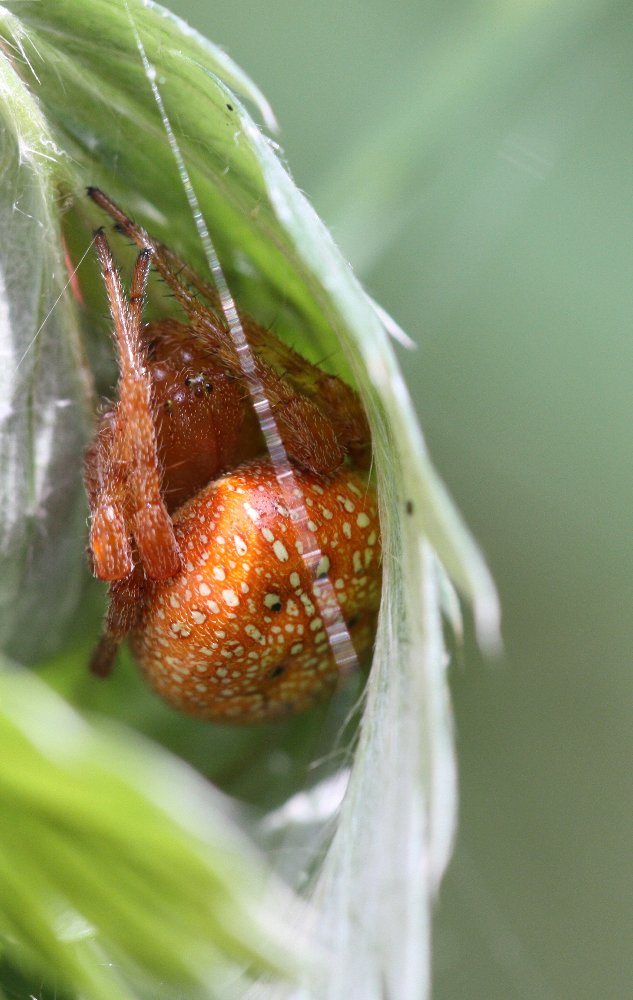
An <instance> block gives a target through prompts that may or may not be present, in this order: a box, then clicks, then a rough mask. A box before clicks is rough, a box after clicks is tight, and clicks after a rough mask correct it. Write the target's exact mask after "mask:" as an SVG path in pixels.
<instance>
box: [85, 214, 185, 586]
mask: <svg viewBox="0 0 633 1000" xmlns="http://www.w3.org/2000/svg"><path fill="white" fill-rule="evenodd" d="M95 245H96V249H97V254H98V257H99V262H100V264H101V270H102V273H103V279H104V283H105V286H106V289H107V293H108V298H109V301H110V310H111V312H112V320H113V324H114V332H115V338H116V342H117V349H118V354H119V367H120V379H119V392H118V395H119V402H118V403H117V406H116V424H115V430H114V433H113V435H112V446H113V452H114V455H113V457H114V458H115V461H114V462H111V463H109V467H108V470H109V471H110V475H109V476H108V475H107V474H106V483H105V489H106V490H107V488H109V487H110V481H111V479H112V477H113V472H114V471H115V470H116V469H117V468H123V469H124V470H125V472H124V476H125V480H126V485H127V488H128V493H129V499H128V504H127V509H126V512H125V517H124V521H125V522H126V527H127V532H128V534H131V535H132V537H133V538H134V541H135V542H136V546H137V548H138V552H139V556H140V558H141V562H142V564H143V567H144V569H145V572H146V574H147V576H148V577H150V578H152V579H157V580H160V579H165V578H167V577H170V576H174V574H175V573H177V572H178V570H179V569H180V553H179V550H178V544H177V542H176V538H175V535H174V529H173V525H172V523H171V518H170V517H169V514H168V513H167V509H166V507H165V504H164V502H163V499H162V496H161V474H160V466H159V461H158V454H157V446H156V434H155V430H154V422H153V418H152V404H151V383H150V378H149V374H148V372H147V370H146V368H145V365H144V361H145V356H144V348H143V345H142V341H141V329H140V328H141V322H142V307H143V298H144V291H145V285H146V282H147V275H148V272H149V267H150V259H151V254H152V250H151V248H150V247H146V248H145V249H144V250H142V251H141V253H140V254H139V256H138V259H137V262H136V266H135V268H134V275H133V277H132V284H131V297H130V302H129V304H128V303H127V301H126V299H125V296H124V294H123V289H122V286H121V281H120V278H119V275H118V272H117V270H116V268H115V266H114V262H113V260H112V254H111V252H110V247H109V246H108V242H107V240H106V238H105V235H104V233H103V232H98V233H96V235H95ZM116 459H118V461H116ZM108 470H106V472H107V471H108ZM119 474H120V473H119ZM102 521H103V515H101V517H100V519H99V520H97V519H95V520H93V527H95V524H96V531H95V533H96V534H97V536H98V533H99V531H101V530H102V527H101V522H102ZM116 531H117V537H118V536H119V535H120V533H121V531H122V525H121V520H119V521H118V522H117V524H116ZM94 541H95V543H96V546H97V549H98V537H97V538H95V539H94ZM92 543H93V538H92V536H91V548H92V551H93V555H94V552H95V549H94V547H93V544H92ZM99 575H100V574H99ZM125 575H128V574H125ZM119 578H120V577H119ZM109 579H112V577H109Z"/></svg>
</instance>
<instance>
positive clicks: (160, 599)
mask: <svg viewBox="0 0 633 1000" xmlns="http://www.w3.org/2000/svg"><path fill="white" fill-rule="evenodd" d="M294 474H295V477H296V483H297V486H298V487H299V488H300V490H301V492H302V493H303V498H304V499H303V503H304V504H305V509H306V511H307V515H308V519H309V523H308V528H309V531H310V532H311V533H312V534H313V537H314V538H315V539H316V542H317V544H318V547H319V549H320V552H321V558H320V562H319V565H318V566H317V567H316V577H317V578H319V577H323V576H325V575H327V576H328V577H329V580H330V582H331V585H332V588H333V592H334V594H335V595H336V598H337V603H338V607H339V608H340V614H341V615H342V617H343V619H344V620H345V622H346V624H347V627H348V629H349V632H350V635H351V638H352V642H353V644H354V647H355V650H356V653H357V655H358V656H359V657H360V656H362V655H363V653H365V652H366V651H367V650H368V648H369V647H370V645H371V642H372V640H373V635H374V631H375V618H376V612H377V608H378V603H379V597H380V541H379V527H378V514H377V509H376V497H375V493H374V491H373V489H372V488H370V487H368V486H367V484H366V483H365V481H364V479H363V477H362V476H361V475H359V474H358V473H356V472H354V471H352V470H351V469H350V468H348V467H345V466H343V467H342V468H341V469H340V470H339V471H338V472H337V473H336V474H335V475H334V476H331V477H322V476H316V475H313V474H310V473H307V472H305V471H301V470H295V473H294ZM173 520H174V528H175V533H176V538H177V541H178V544H179V546H180V550H181V553H182V562H183V569H182V571H181V573H180V574H178V575H177V576H176V577H174V578H172V579H171V580H166V581H160V582H156V583H152V584H151V585H150V586H149V588H148V591H147V595H146V598H145V602H144V606H143V610H142V612H141V618H140V624H139V627H138V628H137V630H136V631H135V634H134V637H133V647H134V652H135V655H136V658H137V660H138V662H139V664H140V666H141V669H142V671H143V673H144V674H145V676H146V678H147V679H148V681H149V682H150V684H151V685H152V686H153V687H154V688H155V689H156V691H157V692H158V693H159V694H160V695H162V697H163V698H165V699H166V700H167V701H168V702H170V703H171V704H172V705H174V706H175V707H178V708H179V709H181V710H182V711H185V712H187V713H189V714H191V715H196V716H199V717H203V718H207V719H214V720H217V721H221V720H225V721H227V722H229V721H230V722H254V721H258V720H262V719H269V718H274V717H277V716H280V715H285V714H290V713H291V712H296V711H298V710H301V709H302V708H306V707H308V706H309V705H311V704H313V703H315V702H316V701H318V700H320V699H321V698H322V697H323V696H325V695H327V694H328V693H329V692H330V691H331V690H332V688H333V687H334V686H335V684H336V681H337V677H338V665H337V663H336V660H335V658H334V656H333V654H332V651H331V648H330V643H329V640H328V634H327V629H326V626H325V624H324V621H323V620H322V617H321V614H320V607H319V602H318V600H317V599H316V596H315V583H314V575H315V574H314V573H313V571H312V570H310V569H309V568H308V566H307V564H306V561H305V559H304V553H303V552H302V544H301V542H300V540H298V538H297V531H296V528H295V524H294V523H293V521H292V518H291V515H290V513H289V511H288V510H287V508H286V506H285V504H284V501H283V499H282V494H281V490H280V487H279V485H278V483H277V480H276V478H275V475H274V471H273V468H272V466H271V464H270V462H269V461H268V460H264V459H262V460H257V461H252V462H248V463H245V464H243V465H241V466H240V467H238V468H237V469H235V470H234V471H233V472H231V473H230V474H228V475H226V476H224V477H223V478H221V479H219V480H217V481H216V482H214V483H212V484H210V485H209V486H207V487H206V488H205V489H203V490H201V492H200V493H198V494H197V495H196V496H195V497H193V498H192V499H191V500H189V501H188V502H187V503H186V504H185V505H184V506H183V507H181V508H180V509H179V510H178V511H177V512H176V514H175V515H174V518H173ZM317 586H318V584H317Z"/></svg>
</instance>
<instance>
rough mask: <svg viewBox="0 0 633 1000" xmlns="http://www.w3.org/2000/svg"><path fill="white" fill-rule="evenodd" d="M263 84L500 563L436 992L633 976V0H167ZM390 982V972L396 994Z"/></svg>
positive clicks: (445, 903)
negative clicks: (409, 347)
mask: <svg viewBox="0 0 633 1000" xmlns="http://www.w3.org/2000/svg"><path fill="white" fill-rule="evenodd" d="M169 6H170V7H171V9H173V10H174V11H175V12H176V13H178V14H181V15H183V16H184V17H186V18H187V19H188V20H189V21H190V23H192V24H193V25H194V26H196V27H198V28H200V29H201V30H202V31H203V32H204V33H205V34H207V35H208V36H209V37H210V38H212V39H213V40H214V41H215V42H217V43H219V44H221V45H222V46H223V47H225V48H226V49H227V50H228V51H229V53H230V54H231V55H232V56H233V57H234V58H235V59H236V60H237V61H238V62H239V63H240V64H241V65H242V66H243V68H244V69H245V70H246V71H247V72H248V73H249V74H250V75H251V76H252V77H253V79H254V80H255V81H256V82H257V83H258V84H259V85H260V86H261V87H262V89H263V90H264V92H265V94H266V96H267V97H268V98H269V100H270V101H271V103H272V105H273V107H274V109H275V111H276V113H277V115H278V118H279V120H280V124H281V135H280V142H281V145H282V149H283V152H284V153H285V156H286V157H287V160H288V162H289V165H290V168H291V171H292V173H293V174H294V176H295V179H296V180H297V181H298V183H299V185H300V186H301V187H302V188H304V189H305V190H306V191H307V192H308V193H309V195H310V197H311V199H312V200H313V202H314V204H315V205H316V207H317V209H318V210H319V212H320V213H321V215H322V216H323V217H324V219H325V221H326V222H327V223H328V225H329V226H330V227H331V228H332V230H333V232H334V235H335V237H336V238H337V240H338V242H339V244H340V245H341V246H342V248H343V250H344V252H345V253H346V255H347V256H348V257H349V259H350V260H351V261H352V262H353V264H354V267H355V269H356V271H357V273H358V274H359V275H360V277H361V278H362V279H363V281H364V282H365V284H366V286H367V287H368V289H369V290H370V292H371V293H372V294H373V295H374V296H375V297H376V298H377V299H378V300H379V301H380V302H381V303H382V304H383V305H384V306H385V307H386V308H387V309H388V310H389V311H390V312H391V313H392V314H393V315H394V317H395V318H396V319H397V320H398V321H399V322H400V323H401V324H402V326H404V328H405V329H406V330H407V331H408V332H409V333H410V334H411V335H412V337H414V339H415V340H416V341H417V343H418V345H419V346H418V349H417V351H416V352H415V353H408V352H405V351H403V350H401V351H399V353H400V356H401V361H402V364H403V367H404V370H405V372H406V374H407V377H408V380H409V384H410V387H411V392H412V394H413V396H414V399H415V401H416V405H417V408H418V412H419V414H420V417H421V420H422V424H423V427H424V430H425V433H426V435H427V438H428V440H429V444H430V447H431V450H432V453H433V455H434V457H435V460H436V463H437V465H438V467H439V469H440V471H441V473H442V475H443V476H444V478H445V480H446V481H447V483H448V485H449V487H450V488H451V490H452V492H453V494H454V496H455V498H456V499H457V502H458V504H459V506H460V507H461V509H462V511H463V512H464V514H465V516H466V519H467V521H468V523H469V524H470V525H471V527H472V529H473V531H474V532H475V534H476V536H477V538H478V539H479V541H480V543H481V545H482V547H483V549H484V551H485V552H486V554H487V557H488V559H489V561H490V565H491V567H492V570H493V572H494V575H495V578H496V580H497V582H498V585H499V588H500V591H501V598H502V604H503V610H504V639H505V646H506V656H505V659H504V660H503V661H502V662H499V663H496V664H492V665H491V664H487V663H483V662H482V660H481V658H480V657H479V656H478V654H477V653H476V651H475V650H474V649H472V648H468V649H467V653H466V656H465V663H464V664H457V665H456V666H454V667H453V668H452V687H453V695H454V703H455V716H456V730H457V740H458V748H459V758H460V770H461V795H462V806H461V823H460V833H459V842H458V846H457V851H456V856H455V859H454V863H453V865H452V868H451V870H450V872H449V874H448V877H447V879H446V881H445V884H444V887H443V890H442V894H441V901H440V907H439V911H438V919H437V921H436V925H437V926H436V942H435V994H434V996H435V1000H457V998H459V1000H464V998H484V997H485V998H487V1000H497V998H498V1000H501V998H503V1000H519V998H534V1000H554V998H569V997H574V998H575V1000H585V998H586V1000H595V998H597V997H600V998H603V1000H606V998H614V1000H622V998H624V997H628V996H631V995H633V947H632V938H631V931H632V929H633V891H632V889H633V850H632V845H633V810H632V808H631V805H632V795H631V791H632V768H631V756H632V754H633V732H632V727H631V718H632V714H633V713H632V711H631V709H632V706H633V671H632V670H631V655H630V646H631V643H630V627H629V621H630V617H631V614H630V608H631V603H632V599H633V586H632V582H631V567H632V565H633V559H632V556H633V551H632V549H633V544H632V536H631V529H630V509H631V497H632V495H633V463H632V462H631V449H630V440H631V436H630V422H631V407H632V404H633V395H632V393H631V388H630V386H631V371H632V365H633V336H632V326H633V281H632V274H633V253H632V232H633V198H632V197H631V194H632V181H633V170H632V165H633V129H632V128H631V117H632V109H633V60H632V59H631V52H632V51H633V11H632V9H631V6H630V3H621V4H620V3H613V2H610V3H609V2H595V0H594V2H582V0H576V2H573V3H571V2H565V3H563V2H550V3H537V2H528V0H524V2H518V0H504V2H502V3H492V2H488V3H486V2H483V0H471V2H466V0H458V2H455V0H453V2H452V3H451V4H445V3H443V2H435V3H433V2H427V3H422V2H420V0H397V2H394V3H392V4H384V3H382V4H381V3H378V2H377V0H362V2H360V0H352V2H348V3H347V4H344V5H342V4H340V3H338V2H335V0H320V2H319V3H317V4H312V3H306V2H302V3H297V2H296V0H292V2H291V0H275V2H273V3H268V4H262V5H257V4H253V3H251V2H248V0H231V2H229V0H216V2H214V3H213V4H209V3H207V2H205V0H170V2H169ZM394 1000H397V998H394Z"/></svg>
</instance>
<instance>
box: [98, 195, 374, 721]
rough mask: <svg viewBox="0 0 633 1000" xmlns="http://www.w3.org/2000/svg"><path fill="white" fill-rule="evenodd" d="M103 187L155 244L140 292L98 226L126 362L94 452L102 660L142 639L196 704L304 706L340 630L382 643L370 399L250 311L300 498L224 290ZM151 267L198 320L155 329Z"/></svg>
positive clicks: (170, 691) (364, 642) (130, 231)
mask: <svg viewBox="0 0 633 1000" xmlns="http://www.w3.org/2000/svg"><path fill="white" fill-rule="evenodd" d="M89 193H90V195H91V197H92V198H93V200H94V201H96V202H97V204H98V205H100V206H101V207H102V208H104V209H105V210H106V211H107V212H108V213H109V214H110V215H111V216H112V217H113V218H114V220H115V221H116V223H117V226H118V228H119V229H120V230H121V231H122V232H124V233H125V234H126V235H127V236H129V237H131V238H132V240H133V241H134V242H135V243H136V244H137V245H138V246H139V248H140V253H139V256H138V258H137V262H136V265H135V268H134V273H133V276H132V281H131V286H130V295H129V298H126V296H125V295H124V293H123V290H122V286H121V282H120V279H119V276H118V273H117V271H116V269H115V267H114V264H113V260H112V255H111V252H110V248H109V246H108V243H107V240H106V238H105V235H104V234H103V232H101V231H99V232H98V233H97V234H96V236H95V243H96V248H97V253H98V256H99V261H100V264H101V269H102V272H103V276H104V281H105V284H106V288H107V291H108V297H109V300H110V308H111V312H112V317H113V323H114V331H115V338H116V343H117V351H118V358H119V372H120V374H119V383H118V391H117V401H116V402H115V404H114V405H113V406H112V407H111V408H110V409H108V410H107V411H106V412H105V413H104V414H103V415H102V417H101V418H100V421H99V424H98V427H97V430H96V433H95V436H94V439H93V442H92V444H91V445H90V447H89V449H88V452H87V455H86V472H85V478H86V488H87V492H88V498H89V502H90V509H91V515H92V520H91V530H90V556H91V561H92V568H93V572H94V573H95V575H96V576H98V577H99V578H100V579H102V580H107V581H109V582H110V605H109V608H108V614H107V618H106V623H105V628H104V633H103V636H102V638H101V640H100V643H99V645H98V647H97V650H96V652H95V655H94V657H93V661H92V667H93V670H94V671H95V672H96V673H99V674H106V673H108V672H109V670H110V669H111V666H112V662H113V659H114V656H115V653H116V650H117V647H118V645H119V644H120V643H121V641H122V640H123V639H124V638H125V637H126V636H127V635H128V634H131V639H132V647H133V649H134V652H135V655H136V658H137V660H138V662H139V664H140V667H141V669H142V671H143V673H144V674H145V676H146V677H147V679H148V681H149V682H150V684H151V685H152V686H153V687H154V688H155V689H156V690H157V691H158V692H159V693H160V694H162V695H163V697H165V698H166V699H167V700H168V701H169V702H171V703H172V704H174V705H176V706H178V707H179V708H181V709H182V710H184V711H186V712H188V713H190V714H194V715H198V716H202V717H205V718H210V719H217V720H224V721H227V722H228V721H236V722H251V721H257V720H260V719H267V718H274V717H275V716H278V715H283V714H288V713H289V712H292V711H297V710H299V709H302V708H305V707H307V706H309V705H311V704H313V703H314V702H315V701H317V700H318V699H320V698H321V697H322V696H323V695H324V694H326V693H327V692H329V691H331V690H332V688H333V686H334V685H335V683H336V680H337V676H338V673H339V666H340V663H339V660H338V657H337V655H336V653H335V652H334V651H333V649H334V647H335V646H336V644H337V642H339V641H340V638H341V635H343V636H345V635H346V634H347V630H349V636H351V640H352V642H353V646H354V648H355V649H356V652H357V654H359V655H360V654H362V653H364V652H365V651H366V650H367V649H368V648H369V647H370V646H371V643H372V640H373V633H374V627H375V617H376V611H377V606H378V601H379V596H380V542H379V527H378V515H377V510H376V498H375V494H374V490H373V489H372V487H371V486H369V485H368V484H367V481H366V474H365V473H364V471H363V470H364V468H365V466H366V464H367V455H368V451H369V437H368V431H367V426H366V421H365V416H364V413H363V410H362V407H361V405H360V402H359V400H358V398H357V396H356V394H355V393H354V391H353V390H352V389H351V388H350V387H349V386H347V385H346V384H345V383H344V382H342V381H341V380H340V379H338V378H336V377H334V376H332V375H328V374H326V373H325V372H323V371H321V370H320V369H319V368H317V367H315V366H314V365H312V364H310V363H309V362H308V361H306V360H305V359H304V358H302V357H301V356H300V355H298V354H297V353H296V352H295V351H293V350H292V349H291V348H289V347H287V346H286V345H285V344H283V343H282V342H281V341H279V340H278V339H277V338H276V337H275V336H274V335H273V334H272V333H270V331H268V330H265V329H264V328H262V327H260V326H258V325H257V324H256V323H255V322H254V321H253V320H252V319H250V318H249V317H246V316H241V317H240V320H241V326H242V327H243V329H244V332H245V333H246V335H247V337H248V340H249V343H250V344H251V345H252V349H253V358H254V371H253V372H252V373H251V378H252V379H255V380H256V381H257V384H258V385H260V386H261V387H262V388H263V390H264V392H265V396H266V400H267V404H268V405H269V406H270V410H271V412H272V413H273V414H274V416H275V418H276V421H277V424H278V426H279V430H280V433H281V437H282V440H283V443H284V445H285V449H286V451H287V454H288V457H289V460H290V466H289V469H290V470H291V471H292V473H293V476H292V485H291V490H290V494H288V492H287V487H285V488H284V487H283V486H282V485H280V482H279V470H278V469H275V468H274V467H273V464H272V463H271V461H270V459H269V458H268V455H267V453H266V447H265V445H264V441H263V438H262V435H261V432H260V428H259V423H258V421H257V419H256V417H255V413H254V410H253V407H252V406H251V405H250V402H249V391H248V385H247V384H246V378H245V376H244V373H243V370H242V367H241V365H240V360H239V357H238V353H237V350H236V347H235V344H234V342H233V340H232V339H231V336H230V331H229V329H228V327H227V324H226V321H225V320H224V317H223V315H222V312H221V310H220V309H219V303H218V298H217V294H216V293H215V291H214V290H213V289H212V288H210V287H209V286H207V285H206V284H205V283H204V282H202V281H201V280H200V278H199V277H198V276H197V275H195V274H194V273H193V272H192V271H191V270H190V269H189V268H187V267H186V265H184V264H183V263H182V261H180V260H178V258H176V257H175V256H174V254H173V253H172V252H171V251H169V250H168V249H167V248H166V247H164V246H162V245H161V244H159V243H158V242H157V241H155V240H153V239H152V238H151V237H150V236H149V235H148V234H147V233H146V232H145V231H144V230H143V229H141V228H140V227H138V226H137V225H135V224H134V223H133V222H132V221H131V220H130V219H129V218H128V217H127V216H126V215H125V214H124V213H123V212H122V211H121V210H120V209H119V208H117V206H116V205H114V203H113V202H111V201H110V199H109V198H107V197H106V196H105V195H104V194H102V193H101V192H100V191H97V190H96V189H90V190H89ZM150 265H153V266H154V267H155V268H156V269H157V271H158V272H159V274H160V275H161V277H162V278H163V279H164V281H165V282H166V283H167V284H168V286H169V288H170V289H171V291H172V292H173V294H174V296H175V298H176V300H177V302H178V303H179V305H180V306H181V307H182V309H183V312H184V315H185V317H186V322H181V321H178V320H176V319H173V318H169V319H163V320H160V321H158V322H153V323H149V324H145V325H144V324H143V318H142V311H143V301H144V294H145V286H146V282H147V276H148V273H149V269H150ZM192 288H193V289H195V292H194V291H192ZM200 296H202V297H204V299H206V302H202V301H201V298H200ZM282 479H283V477H282ZM284 489H285V491H284ZM289 499H290V503H289V502H288V500H289ZM295 504H297V505H298V507H295V506H294V505H295ZM299 508H300V509H301V510H302V511H303V512H304V515H305V516H304V521H305V522H306V523H305V524H304V525H303V527H302V528H301V526H300V525H298V523H297V521H298V518H297V510H298V509H299ZM306 539H307V540H308V541H307V542H306ZM307 549H309V550H310V551H307ZM326 582H327V587H326V586H325V584H326ZM337 619H338V621H339V623H340V625H341V628H336V620H337Z"/></svg>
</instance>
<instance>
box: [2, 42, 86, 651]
mask: <svg viewBox="0 0 633 1000" xmlns="http://www.w3.org/2000/svg"><path fill="white" fill-rule="evenodd" d="M0 138H1V143H2V156H1V159H0V231H1V232H2V241H1V244H0V469H1V470H2V475H1V476H0V518H1V524H0V646H1V647H3V648H5V649H7V650H9V651H11V653H12V654H13V655H15V656H18V657H20V658H23V659H29V660H33V659H34V658H36V657H39V656H42V655H44V654H45V653H47V652H51V651H52V650H54V649H55V648H57V647H59V645H60V643H61V642H62V641H63V638H64V635H65V632H66V631H67V628H68V623H69V620H70V617H71V615H72V613H73V612H74V609H75V606H76V603H77V599H78V594H79V585H80V580H81V576H82V573H83V559H82V550H83V537H82V534H83V533H82V521H83V518H84V517H85V514H84V500H83V489H82V486H81V465H80V462H79V463H78V461H77V456H78V455H80V454H81V451H82V448H83V445H84V442H85V440H86V436H87V431H88V419H89V418H88V392H87V383H86V380H85V376H84V372H83V367H82V360H81V356H80V351H79V346H78V345H79V338H78V328H77V318H76V315H75V311H74V309H73V308H72V306H71V305H70V304H69V301H68V297H67V296H64V295H62V296H61V298H60V293H61V292H62V290H63V288H64V286H65V285H66V283H67V280H68V276H67V273H66V269H65V266H64V260H63V255H62V250H61V239H60V231H59V222H58V215H57V206H56V203H55V202H56V193H55V188H54V175H55V172H57V173H58V174H59V173H61V170H62V168H61V166H60V159H61V160H62V161H63V155H62V154H61V152H60V150H59V149H58V148H57V146H56V144H55V143H54V141H53V138H52V135H51V133H50V131H49V129H48V127H47V123H46V121H45V119H44V118H43V116H42V114H41V112H40V109H39V108H38V106H37V104H36V103H35V102H34V101H33V99H32V98H31V95H30V94H29V92H28V90H27V89H26V87H25V86H24V84H23V83H22V82H21V80H20V79H19V78H18V77H17V76H16V74H15V72H14V71H13V69H12V66H11V64H10V63H9V62H8V61H7V60H6V59H0ZM62 580H63V582H64V585H63V587H61V588H60V587H59V586H58V582H59V581H62Z"/></svg>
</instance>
